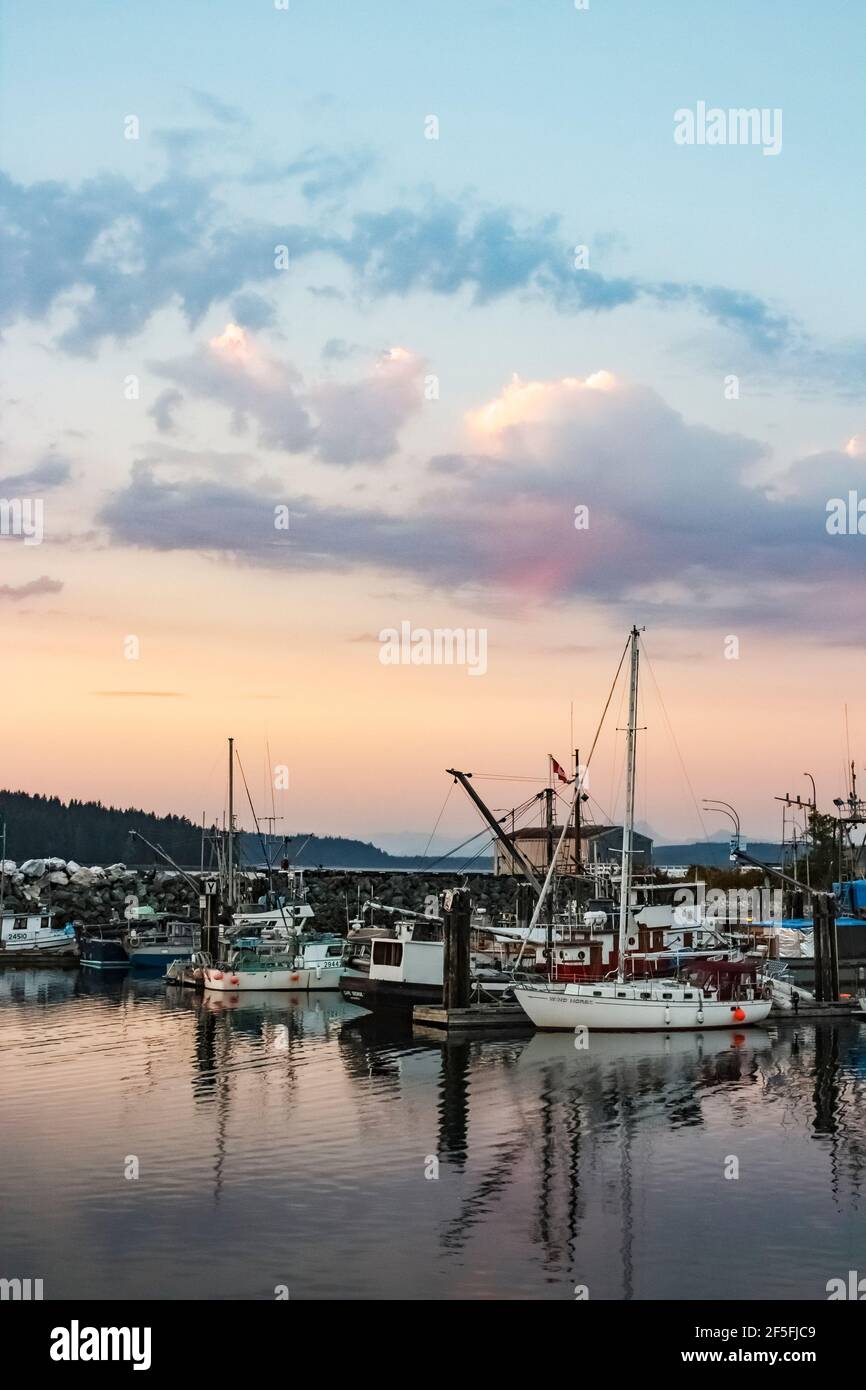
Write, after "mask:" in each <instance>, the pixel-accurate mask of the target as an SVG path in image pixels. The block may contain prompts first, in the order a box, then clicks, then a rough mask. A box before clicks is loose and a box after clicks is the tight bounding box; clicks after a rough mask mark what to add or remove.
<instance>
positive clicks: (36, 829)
mask: <svg viewBox="0 0 866 1390" xmlns="http://www.w3.org/2000/svg"><path fill="white" fill-rule="evenodd" d="M3 819H5V821H6V858H7V859H14V860H15V861H16V862H17V863H19V864H20V863H21V862H22V861H23V860H25V859H38V858H41V857H42V858H44V857H45V856H46V855H56V856H58V857H59V858H61V859H74V860H75V861H76V862H77V863H79V864H88V865H90V864H117V863H124V864H145V863H147V864H149V863H151V862H152V861H153V858H154V856H153V854H152V853H151V851H150V850H149V849H148V848H147V847H146V846H145V845H143V844H141V843H139V842H137V841H135V840H133V839H131V838H130V834H129V832H130V831H131V830H137V831H138V832H139V833H140V834H141V835H144V837H145V838H146V839H147V840H150V842H151V844H155V845H160V846H161V847H162V849H164V850H165V851H166V853H167V854H169V855H170V856H171V857H172V859H174V860H176V861H177V863H178V864H181V865H182V866H183V867H184V868H197V867H198V865H199V864H200V862H201V826H198V825H195V824H194V823H193V822H192V821H191V820H189V819H188V818H187V817H186V816H158V815H154V813H153V812H152V811H142V810H138V809H137V808H135V807H124V808H120V807H117V806H104V805H103V804H102V802H101V801H78V800H76V799H75V798H74V797H73V798H72V799H71V800H70V801H61V799H60V797H58V796H39V795H31V793H29V792H19V791H0V820H3ZM239 840H240V846H239V848H240V857H241V862H242V863H248V864H261V863H262V862H263V861H264V855H263V853H262V845H261V841H260V840H259V837H258V835H254V834H250V833H249V832H248V831H241V833H240V836H239ZM278 858H279V855H278ZM288 858H289V859H290V860H291V862H292V863H293V864H298V865H299V866H300V867H303V868H319V867H320V866H321V867H322V868H326V869H395V870H397V869H423V868H430V867H431V866H433V865H436V866H437V867H438V866H439V864H440V861H439V860H438V859H437V858H436V857H435V856H433V855H429V856H427V858H424V857H423V856H422V855H419V854H414V855H413V854H405V855H404V854H399V855H398V854H388V853H387V852H386V851H385V850H382V849H378V848H377V846H376V845H373V844H369V843H367V842H366V841H364V840H354V839H351V838H348V837H345V836H341V835H308V834H306V833H303V834H297V835H294V836H290V837H289V840H288ZM466 862H468V860H467V858H465V857H464V856H460V857H458V858H455V859H445V860H443V861H441V867H442V868H443V869H449V868H450V869H452V870H456V869H458V868H460V867H461V866H462V865H463V864H464V863H466ZM205 866H206V867H207V857H206V860H205ZM492 866H493V861H492V859H491V858H490V857H489V856H488V857H487V858H484V859H476V860H474V861H473V864H472V868H473V869H474V870H475V872H483V871H484V870H486V869H490V868H492Z"/></svg>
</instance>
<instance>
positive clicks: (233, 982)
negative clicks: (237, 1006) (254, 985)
mask: <svg viewBox="0 0 866 1390" xmlns="http://www.w3.org/2000/svg"><path fill="white" fill-rule="evenodd" d="M229 984H230V985H239V984H240V980H239V979H238V977H237V975H232V977H231V979H230V980H229Z"/></svg>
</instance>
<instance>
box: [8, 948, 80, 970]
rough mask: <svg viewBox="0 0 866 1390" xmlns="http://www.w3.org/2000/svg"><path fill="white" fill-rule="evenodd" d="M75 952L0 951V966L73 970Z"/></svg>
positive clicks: (76, 959)
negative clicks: (48, 967)
mask: <svg viewBox="0 0 866 1390" xmlns="http://www.w3.org/2000/svg"><path fill="white" fill-rule="evenodd" d="M78 963H79V962H78V952H77V951H64V952H63V953H62V954H61V952H60V951H38V950H37V951H0V966H2V965H14V966H22V965H27V966H36V965H38V966H40V967H44V966H50V967H51V968H52V970H73V969H74V968H75V966H77V965H78Z"/></svg>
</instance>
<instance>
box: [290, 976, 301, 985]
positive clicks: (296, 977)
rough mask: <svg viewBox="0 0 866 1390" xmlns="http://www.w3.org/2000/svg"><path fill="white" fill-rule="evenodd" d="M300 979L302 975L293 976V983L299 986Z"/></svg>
mask: <svg viewBox="0 0 866 1390" xmlns="http://www.w3.org/2000/svg"><path fill="white" fill-rule="evenodd" d="M300 978H301V977H300V975H293V976H292V982H293V984H297V983H298V980H299V979H300Z"/></svg>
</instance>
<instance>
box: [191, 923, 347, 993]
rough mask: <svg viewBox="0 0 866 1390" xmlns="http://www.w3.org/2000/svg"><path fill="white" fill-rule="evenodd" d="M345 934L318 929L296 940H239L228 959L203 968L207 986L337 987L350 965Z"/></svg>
mask: <svg viewBox="0 0 866 1390" xmlns="http://www.w3.org/2000/svg"><path fill="white" fill-rule="evenodd" d="M348 959H349V952H348V946H347V943H346V939H345V937H342V936H336V935H333V934H331V933H318V932H317V933H316V934H315V935H312V934H311V935H309V936H307V937H301V936H299V937H296V938H294V940H293V941H286V942H266V943H262V944H256V943H252V942H246V943H243V942H238V944H237V945H236V946H235V947H234V948H233V949H231V950H229V951H228V953H227V955H226V959H225V960H223V961H217V962H214V963H213V964H209V965H206V966H204V968H203V972H202V974H203V984H204V988H205V989H206V990H223V991H235V990H241V989H286V990H320V989H330V990H336V989H338V988H339V987H340V980H341V977H342V976H344V975H345V974H346V971H347V969H348Z"/></svg>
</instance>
